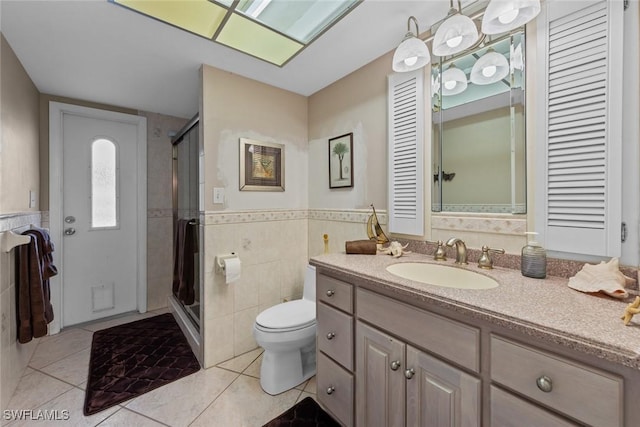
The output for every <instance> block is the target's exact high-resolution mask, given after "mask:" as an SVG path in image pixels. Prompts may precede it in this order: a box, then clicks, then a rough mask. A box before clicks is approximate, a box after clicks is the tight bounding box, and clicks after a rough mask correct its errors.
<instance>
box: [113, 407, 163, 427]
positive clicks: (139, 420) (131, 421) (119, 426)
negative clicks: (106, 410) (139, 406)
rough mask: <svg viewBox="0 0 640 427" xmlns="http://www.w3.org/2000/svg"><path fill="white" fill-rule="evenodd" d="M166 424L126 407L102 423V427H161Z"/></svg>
mask: <svg viewBox="0 0 640 427" xmlns="http://www.w3.org/2000/svg"><path fill="white" fill-rule="evenodd" d="M164 425H165V424H162V423H159V422H157V421H154V420H152V419H151V418H147V417H145V416H143V415H140V414H136V413H135V412H133V411H130V410H128V409H126V408H122V409H120V410H119V411H118V412H116V413H115V414H113V415H112V416H110V417H109V418H107V419H106V420H104V421H103V422H102V423H100V427H124V426H135V427H159V426H164Z"/></svg>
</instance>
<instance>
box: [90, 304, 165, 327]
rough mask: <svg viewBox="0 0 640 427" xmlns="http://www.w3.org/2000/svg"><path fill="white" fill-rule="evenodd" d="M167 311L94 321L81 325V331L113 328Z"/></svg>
mask: <svg viewBox="0 0 640 427" xmlns="http://www.w3.org/2000/svg"><path fill="white" fill-rule="evenodd" d="M166 312H167V310H166V309H165V310H164V311H162V312H161V311H160V310H157V311H148V312H146V313H131V314H126V315H123V316H121V317H115V318H111V319H108V320H105V321H102V322H101V321H96V322H93V323H88V324H86V325H82V329H86V330H87V331H91V332H95V331H99V330H101V329H107V328H112V327H114V326H119V325H124V324H125V323H129V322H135V321H136V320H142V319H146V318H147V317H153V316H157V315H159V314H162V313H166Z"/></svg>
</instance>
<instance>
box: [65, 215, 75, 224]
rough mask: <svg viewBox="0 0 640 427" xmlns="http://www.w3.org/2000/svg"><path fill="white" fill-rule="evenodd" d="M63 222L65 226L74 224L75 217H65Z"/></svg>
mask: <svg viewBox="0 0 640 427" xmlns="http://www.w3.org/2000/svg"><path fill="white" fill-rule="evenodd" d="M64 222H66V223H67V224H73V223H74V222H76V217H75V216H71V215H69V216H66V217H65V218H64Z"/></svg>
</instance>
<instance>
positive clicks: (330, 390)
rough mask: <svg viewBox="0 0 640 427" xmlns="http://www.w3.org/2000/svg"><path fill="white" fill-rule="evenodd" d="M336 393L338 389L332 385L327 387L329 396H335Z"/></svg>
mask: <svg viewBox="0 0 640 427" xmlns="http://www.w3.org/2000/svg"><path fill="white" fill-rule="evenodd" d="M334 391H336V388H335V387H334V386H332V385H330V386H329V387H327V394H333V392H334Z"/></svg>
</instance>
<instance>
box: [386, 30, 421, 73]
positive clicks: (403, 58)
mask: <svg viewBox="0 0 640 427" xmlns="http://www.w3.org/2000/svg"><path fill="white" fill-rule="evenodd" d="M430 61H431V55H429V49H428V48H427V45H426V44H425V42H423V41H422V40H420V39H419V38H417V37H415V36H413V34H411V33H408V34H407V37H405V39H404V40H403V41H402V43H400V45H399V46H398V47H397V48H396V51H395V53H394V54H393V63H392V68H393V71H396V72H399V73H404V72H408V71H413V70H417V69H418V68H422V67H424V66H425V65H427V64H428V63H429V62H430Z"/></svg>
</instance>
